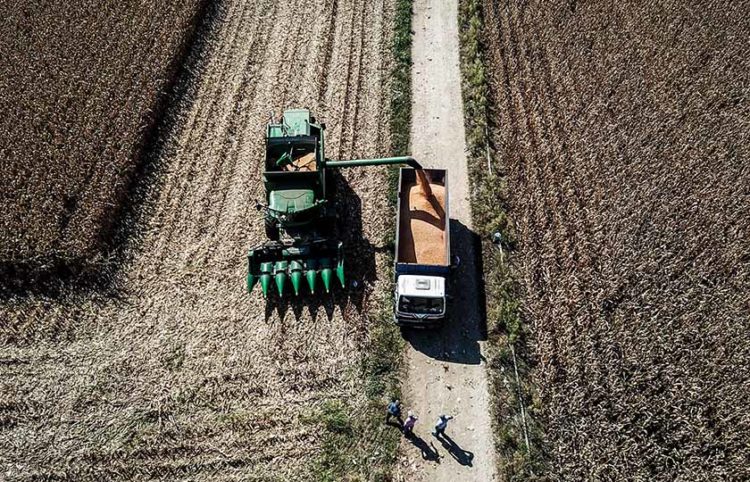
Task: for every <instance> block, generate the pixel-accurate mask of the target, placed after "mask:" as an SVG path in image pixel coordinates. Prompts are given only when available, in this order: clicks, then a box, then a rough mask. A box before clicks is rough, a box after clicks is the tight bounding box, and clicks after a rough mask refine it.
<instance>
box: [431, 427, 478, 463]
mask: <svg viewBox="0 0 750 482" xmlns="http://www.w3.org/2000/svg"><path fill="white" fill-rule="evenodd" d="M435 438H436V439H438V440H439V441H440V443H441V444H442V445H443V448H445V450H447V451H448V453H449V454H451V457H453V458H454V459H456V462H458V463H459V464H461V465H466V466H469V467H471V466H472V462H473V460H474V454H473V453H472V452H469V451H468V450H464V449H462V448H461V447H460V446H459V445H458V444H457V443H456V442H455V440H453V439H452V438H450V437H449V436H447V435H445V434H440V435H436V436H435Z"/></svg>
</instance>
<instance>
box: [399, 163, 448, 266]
mask: <svg viewBox="0 0 750 482" xmlns="http://www.w3.org/2000/svg"><path fill="white" fill-rule="evenodd" d="M417 180H418V182H417V183H416V184H413V185H411V186H409V188H408V190H407V191H406V192H407V195H404V196H403V199H402V200H401V218H402V220H403V222H402V223H401V226H400V227H399V229H400V233H399V260H400V261H402V262H405V263H418V264H438V265H443V264H445V258H446V256H445V254H446V253H445V235H446V233H445V230H444V229H443V228H444V226H445V224H446V223H445V208H444V206H445V187H444V186H441V185H439V184H431V183H429V182H427V179H426V178H424V175H423V174H422V171H417ZM429 193H431V194H429Z"/></svg>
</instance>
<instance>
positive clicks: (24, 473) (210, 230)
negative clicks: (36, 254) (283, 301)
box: [0, 0, 393, 480]
mask: <svg viewBox="0 0 750 482" xmlns="http://www.w3.org/2000/svg"><path fill="white" fill-rule="evenodd" d="M220 3H221V7H220V8H219V9H218V10H217V11H214V12H213V13H212V15H213V16H214V18H213V20H212V22H211V25H210V26H208V27H206V28H205V30H206V31H205V32H204V34H205V36H206V38H204V42H203V47H202V50H201V52H200V53H199V54H197V58H194V59H193V67H192V69H194V70H195V72H196V75H195V76H194V77H192V78H191V79H190V80H189V81H188V82H187V83H186V84H185V85H182V87H181V90H182V92H183V99H182V103H181V105H180V106H178V108H176V109H175V110H174V112H173V117H174V118H173V121H174V122H173V124H174V125H172V126H171V127H170V128H169V129H168V132H167V133H166V134H165V139H164V140H163V142H162V145H161V146H160V149H159V153H158V159H157V160H156V162H155V165H157V166H158V167H157V168H156V172H155V173H154V174H153V175H152V177H153V178H154V180H153V182H151V183H149V185H148V186H144V187H143V189H144V190H145V191H146V195H145V197H146V198H147V199H146V206H147V207H146V208H145V209H144V212H143V213H141V214H140V215H138V216H136V219H134V220H133V221H134V222H136V221H137V223H136V224H138V225H144V226H145V228H143V229H142V230H140V229H139V232H140V235H139V236H138V240H137V241H136V242H134V244H133V246H131V247H130V248H129V251H128V253H127V256H126V259H127V263H126V265H125V266H124V267H123V268H122V269H121V270H119V271H118V279H117V281H116V283H115V284H114V285H113V286H112V287H110V288H109V289H108V290H105V291H103V292H102V291H97V290H94V291H93V292H91V293H80V292H77V293H67V292H65V291H64V290H63V294H54V295H38V296H37V295H34V296H27V297H25V298H22V299H13V300H3V302H2V304H0V319H2V320H3V322H2V325H0V335H1V336H2V344H0V428H2V430H0V447H3V449H2V451H0V469H1V470H2V473H3V474H4V476H6V477H8V478H9V479H16V478H28V477H29V476H30V475H32V474H38V475H39V476H40V477H42V478H46V477H50V476H51V474H54V475H55V477H60V478H63V479H71V480H120V479H141V480H143V479H149V478H154V477H161V478H165V479H178V478H183V477H190V478H196V479H200V480H210V479H214V478H220V479H222V480H229V479H233V480H248V479H251V478H252V479H256V478H261V479H264V480H268V479H274V480H276V479H278V480H300V479H301V478H304V474H303V473H300V471H301V470H302V469H303V468H304V467H305V463H306V462H307V461H309V460H311V459H313V458H314V457H315V455H316V454H317V453H318V452H319V451H320V449H321V447H320V436H319V434H318V427H317V426H315V425H314V424H313V425H311V424H310V423H309V422H308V423H305V422H304V416H305V415H309V414H310V413H312V411H313V410H314V409H315V408H316V407H317V406H319V404H320V403H321V401H323V400H325V399H329V398H336V399H346V400H348V401H352V402H353V403H355V404H356V403H358V402H357V401H358V400H363V399H364V395H363V387H362V385H361V384H362V382H361V380H360V379H359V378H358V377H356V373H357V372H356V370H355V369H354V367H356V366H357V364H358V363H359V356H358V355H359V354H360V353H361V348H362V343H363V342H364V340H365V339H366V337H367V327H368V322H369V321H368V315H367V312H368V309H369V308H370V307H371V305H372V304H374V302H371V301H370V299H371V295H372V294H373V293H377V292H378V290H380V291H383V290H384V286H381V285H380V284H379V283H380V281H377V282H376V281H375V280H374V273H375V272H376V267H380V268H383V266H384V262H385V259H384V258H385V255H383V254H379V253H376V252H375V250H374V249H373V246H372V245H371V244H370V243H373V244H374V245H378V244H382V241H383V240H382V233H384V232H386V231H387V229H386V226H387V223H390V222H392V220H391V219H390V216H389V215H388V213H390V211H389V210H388V208H387V199H386V194H385V193H386V190H387V189H386V181H385V175H384V173H383V172H382V170H380V171H378V170H377V168H375V170H371V169H360V170H351V171H349V172H346V173H345V176H346V178H347V179H348V181H349V185H350V187H351V192H350V193H349V196H350V199H349V201H350V204H349V206H348V208H347V210H346V212H344V213H343V214H342V215H343V217H344V223H345V224H344V225H345V226H347V227H348V230H347V233H346V241H347V242H348V245H349V246H350V249H349V250H350V253H349V254H350V255H351V256H356V258H357V259H358V260H359V263H358V264H357V265H354V264H353V263H352V264H350V266H357V268H356V269H355V271H353V272H351V271H350V277H354V278H358V279H359V280H360V281H361V280H362V279H365V280H367V282H366V283H360V285H359V286H360V290H359V291H356V292H355V293H352V294H342V293H336V294H334V295H333V296H332V297H331V298H326V300H327V301H325V302H324V303H322V302H321V301H320V299H305V300H303V301H302V302H301V303H299V304H297V305H295V306H288V305H281V306H279V307H277V308H273V309H270V308H266V307H265V302H264V301H263V300H262V299H261V297H260V295H259V293H258V292H257V288H256V292H255V293H254V294H253V296H248V294H247V293H246V292H245V288H244V285H243V283H244V281H243V279H244V275H245V269H246V267H245V259H244V255H245V253H246V252H247V249H248V248H249V247H250V246H251V245H253V244H256V243H259V242H261V241H263V240H264V239H265V236H264V233H263V223H262V220H261V218H260V217H259V214H258V213H257V212H256V211H255V209H254V200H256V199H261V198H262V195H263V194H262V184H261V166H262V164H261V163H262V161H261V160H262V142H263V135H264V123H265V121H266V120H267V118H268V115H269V113H270V112H274V111H275V112H277V113H278V112H280V111H281V109H282V108H284V107H289V106H307V107H309V108H311V109H313V110H314V111H315V113H316V114H317V115H318V117H319V119H320V120H322V121H325V122H326V123H327V125H328V138H327V140H328V142H327V143H326V147H327V155H328V156H329V157H331V158H338V157H342V158H343V157H348V156H353V157H359V156H363V157H364V156H374V155H382V154H386V153H387V150H388V145H389V128H388V119H389V115H388V104H389V89H388V84H387V82H388V74H389V69H390V65H389V60H388V59H389V58H390V53H389V45H390V35H391V30H392V14H393V8H392V5H391V4H392V2H390V1H385V2H370V1H367V0H352V1H347V2H336V1H333V2H330V1H323V0H318V1H310V0H292V1H287V2H278V1H273V0H263V1H257V2H247V1H240V0H228V1H225V2H220ZM360 216H361V219H363V220H364V225H361V223H360V221H359V219H360ZM360 235H363V236H364V237H365V238H366V239H367V240H368V241H367V242H363V241H360V240H359V238H360ZM321 303H322V304H321Z"/></svg>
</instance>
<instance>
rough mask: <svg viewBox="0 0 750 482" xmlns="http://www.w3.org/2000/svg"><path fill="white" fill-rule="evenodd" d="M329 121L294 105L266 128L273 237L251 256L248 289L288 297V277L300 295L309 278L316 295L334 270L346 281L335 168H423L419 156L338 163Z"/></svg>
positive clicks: (268, 218)
mask: <svg viewBox="0 0 750 482" xmlns="http://www.w3.org/2000/svg"><path fill="white" fill-rule="evenodd" d="M324 131H325V124H318V123H316V120H315V118H314V117H313V116H311V114H310V111H309V110H307V109H288V110H286V111H284V115H283V117H282V118H281V119H280V120H279V121H273V120H272V121H271V122H269V123H268V125H267V127H266V154H265V157H266V158H265V171H264V173H263V184H264V186H265V191H266V199H265V204H263V203H258V204H257V206H256V207H257V208H258V209H259V210H262V211H264V212H265V216H264V224H265V231H266V236H267V237H268V239H269V240H268V241H267V242H266V243H265V244H262V245H260V246H256V247H254V248H252V249H251V250H250V251H249V252H248V254H247V262H248V274H247V290H248V292H251V291H252V290H253V288H254V287H255V285H256V284H260V286H261V290H262V291H263V296H264V297H267V296H268V292H269V289H270V286H271V285H272V284H275V285H276V290H277V291H278V293H279V295H280V296H283V295H284V291H285V288H286V284H287V280H289V281H290V282H291V285H292V289H293V291H294V294H295V295H299V293H300V291H301V288H302V285H303V281H302V280H303V278H304V279H305V280H306V282H307V287H308V289H309V290H310V293H312V294H315V293H316V292H319V291H320V287H319V285H318V279H319V278H320V279H321V280H322V283H323V289H324V290H325V291H326V293H328V292H330V290H331V285H332V282H333V277H334V273H335V276H336V279H337V280H338V282H339V284H340V285H341V287H344V286H345V285H346V278H345V272H344V261H345V260H344V244H343V242H342V241H341V240H340V239H338V238H337V235H336V224H337V222H338V218H337V213H336V206H335V204H336V203H335V193H334V189H333V188H334V182H333V181H334V180H333V177H332V173H331V171H332V170H333V169H339V168H342V167H360V166H378V165H408V166H411V167H413V168H415V169H421V168H422V166H420V164H419V163H418V162H417V161H416V160H415V159H414V158H413V157H408V156H407V157H388V158H381V159H354V160H346V161H332V160H330V159H326V157H325V136H324Z"/></svg>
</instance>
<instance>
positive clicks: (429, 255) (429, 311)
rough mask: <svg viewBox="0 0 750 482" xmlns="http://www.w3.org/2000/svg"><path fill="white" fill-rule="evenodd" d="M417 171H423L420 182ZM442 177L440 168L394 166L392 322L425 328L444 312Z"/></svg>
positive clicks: (446, 230) (446, 256)
mask: <svg viewBox="0 0 750 482" xmlns="http://www.w3.org/2000/svg"><path fill="white" fill-rule="evenodd" d="M422 173H423V174H422ZM419 176H423V177H422V178H421V181H422V182H420V178H419ZM447 180H448V179H447V171H446V170H444V169H424V170H422V171H421V173H418V171H416V170H414V169H408V168H402V169H401V170H400V173H399V183H398V186H399V192H398V207H397V213H396V226H397V232H396V253H395V254H396V256H395V258H396V266H395V276H396V291H395V293H394V295H395V306H394V320H395V322H396V324H397V325H400V326H409V327H420V328H426V327H431V326H435V325H437V324H439V323H440V322H442V321H443V320H444V319H445V317H446V310H447V307H448V303H447V301H448V296H447V291H448V288H449V278H450V274H451V255H450V246H451V245H450V224H449V219H450V218H449V214H448V213H449V211H448V206H449V202H448V201H449V198H448V182H447ZM427 185H429V187H427ZM425 191H426V192H425Z"/></svg>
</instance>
